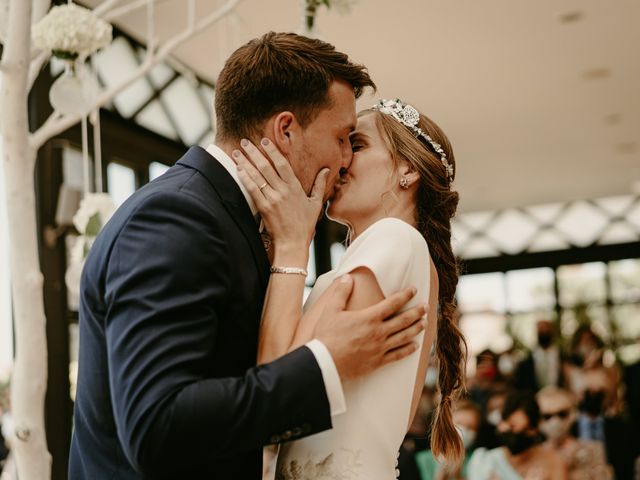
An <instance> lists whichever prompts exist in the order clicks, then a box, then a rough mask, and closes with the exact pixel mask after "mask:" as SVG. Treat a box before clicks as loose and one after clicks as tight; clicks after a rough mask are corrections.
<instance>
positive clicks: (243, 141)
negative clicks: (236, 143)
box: [240, 138, 249, 147]
mask: <svg viewBox="0 0 640 480" xmlns="http://www.w3.org/2000/svg"><path fill="white" fill-rule="evenodd" d="M240 145H242V146H243V147H248V146H249V140H247V139H246V138H243V139H242V140H240Z"/></svg>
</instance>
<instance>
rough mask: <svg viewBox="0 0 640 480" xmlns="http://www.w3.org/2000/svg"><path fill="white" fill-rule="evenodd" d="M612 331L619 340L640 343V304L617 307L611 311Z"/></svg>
mask: <svg viewBox="0 0 640 480" xmlns="http://www.w3.org/2000/svg"><path fill="white" fill-rule="evenodd" d="M611 314H612V319H613V322H612V325H611V329H612V330H613V331H614V333H615V335H616V336H617V337H618V338H619V339H623V340H632V341H636V342H638V343H640V304H630V305H616V306H615V307H613V308H612V309H611Z"/></svg>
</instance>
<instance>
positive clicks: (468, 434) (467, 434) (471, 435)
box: [456, 425, 477, 450]
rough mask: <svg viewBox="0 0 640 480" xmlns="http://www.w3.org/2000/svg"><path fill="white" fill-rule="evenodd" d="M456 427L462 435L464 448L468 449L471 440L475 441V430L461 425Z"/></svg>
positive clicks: (471, 442)
mask: <svg viewBox="0 0 640 480" xmlns="http://www.w3.org/2000/svg"><path fill="white" fill-rule="evenodd" d="M456 429H457V430H458V432H459V433H460V436H461V437H462V443H463V444H464V448H465V450H467V449H469V448H470V447H471V446H472V445H473V442H475V441H476V436H477V432H476V431H475V430H471V429H468V428H467V427H464V426H462V425H456Z"/></svg>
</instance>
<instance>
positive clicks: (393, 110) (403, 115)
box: [372, 98, 453, 182]
mask: <svg viewBox="0 0 640 480" xmlns="http://www.w3.org/2000/svg"><path fill="white" fill-rule="evenodd" d="M372 108H373V109H374V110H378V111H379V112H382V113H384V114H386V115H390V116H392V117H393V118H395V119H396V120H397V121H398V122H400V123H401V124H402V125H404V126H406V127H408V128H409V129H410V130H411V131H412V132H413V134H414V135H415V136H416V137H417V138H421V139H422V140H425V141H427V142H429V145H431V147H432V148H433V150H434V151H435V152H436V153H437V154H438V155H440V161H441V162H442V165H444V168H445V170H446V172H447V177H448V179H449V181H450V182H451V181H453V166H452V165H451V164H450V163H449V161H448V160H447V155H446V154H445V153H444V150H443V149H442V145H440V144H439V143H437V142H435V141H434V140H433V139H432V138H431V137H430V136H429V135H427V134H426V133H425V132H424V131H423V130H422V129H421V128H420V127H419V126H418V123H419V122H420V113H419V112H418V110H416V109H415V108H413V107H412V106H411V105H409V104H406V103H404V102H403V101H402V100H400V99H398V98H396V99H395V100H380V101H379V102H378V103H376V104H375V105H374V106H373V107H372Z"/></svg>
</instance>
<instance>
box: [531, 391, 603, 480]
mask: <svg viewBox="0 0 640 480" xmlns="http://www.w3.org/2000/svg"><path fill="white" fill-rule="evenodd" d="M536 399H537V401H538V405H539V406H540V431H541V432H542V434H543V435H544V436H545V438H546V441H545V442H544V444H543V446H544V447H545V448H548V449H550V450H552V451H555V452H557V453H559V454H560V456H562V458H563V459H564V461H565V463H566V464H567V468H568V470H569V479H570V480H611V479H612V478H613V469H612V468H611V466H610V465H608V464H607V461H606V458H605V452H604V447H603V444H602V443H601V442H597V441H593V440H579V439H576V438H575V437H574V436H573V435H572V433H571V427H572V425H573V423H574V422H575V420H576V417H577V412H576V400H575V397H574V396H573V394H572V393H571V392H569V391H568V390H564V389H561V388H557V387H553V386H549V387H545V388H543V389H542V390H540V392H538V395H537V396H536Z"/></svg>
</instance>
